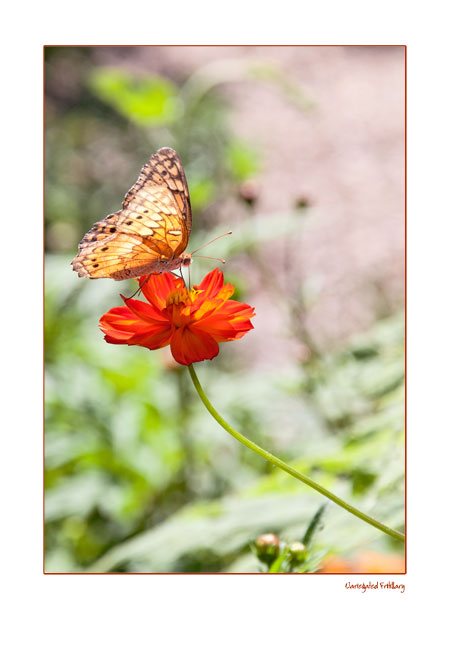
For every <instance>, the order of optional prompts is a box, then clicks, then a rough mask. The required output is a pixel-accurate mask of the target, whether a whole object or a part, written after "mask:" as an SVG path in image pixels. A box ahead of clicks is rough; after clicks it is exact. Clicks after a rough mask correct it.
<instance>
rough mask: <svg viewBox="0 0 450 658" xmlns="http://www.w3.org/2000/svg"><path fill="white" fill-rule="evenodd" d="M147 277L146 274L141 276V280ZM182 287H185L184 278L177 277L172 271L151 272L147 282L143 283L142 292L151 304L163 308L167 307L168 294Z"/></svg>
mask: <svg viewBox="0 0 450 658" xmlns="http://www.w3.org/2000/svg"><path fill="white" fill-rule="evenodd" d="M146 278H147V277H146V276H144V277H141V282H142V281H145V279H146ZM180 287H183V288H184V281H183V279H180V278H179V277H176V276H175V274H172V273H171V272H163V273H162V274H151V275H150V278H149V279H148V281H147V283H145V284H143V285H142V292H143V293H144V296H145V298H146V299H147V301H149V302H150V304H153V306H154V307H155V308H158V309H160V310H162V309H163V308H166V299H167V295H168V294H169V293H170V292H172V291H173V290H176V288H180Z"/></svg>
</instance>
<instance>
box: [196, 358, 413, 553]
mask: <svg viewBox="0 0 450 658" xmlns="http://www.w3.org/2000/svg"><path fill="white" fill-rule="evenodd" d="M188 367H189V373H190V375H191V379H192V381H193V383H194V386H195V388H196V390H197V393H198V394H199V396H200V399H201V401H202V402H203V404H204V405H205V407H206V408H207V409H208V411H209V413H210V414H211V416H212V417H213V418H215V420H216V421H217V422H218V423H219V425H221V426H222V427H223V428H224V430H226V431H227V432H228V433H229V434H231V436H234V438H235V439H237V440H238V441H240V442H241V443H243V444H244V445H245V446H247V448H250V450H253V452H256V453H257V454H258V455H260V456H261V457H264V459H267V461H269V462H271V463H272V464H275V466H278V467H279V468H281V469H282V470H283V471H286V473H289V475H292V476H293V477H295V478H297V480H300V482H303V483H304V484H307V485H308V486H309V487H312V488H313V489H315V490H316V491H318V492H319V493H321V494H322V495H323V496H326V497H327V498H329V499H330V500H332V501H333V502H334V503H336V505H339V506H340V507H343V508H344V509H345V510H347V512H350V514H353V515H354V516H357V517H358V518H359V519H361V520H362V521H365V522H366V523H370V525H372V526H374V527H375V528H378V530H381V531H382V532H385V533H386V534H387V535H390V536H391V537H394V539H398V540H399V541H402V542H404V541H405V535H403V534H402V533H401V532H398V531H397V530H393V529H392V528H389V527H388V526H387V525H384V523H380V521H377V520H376V519H374V518H372V517H371V516H369V515H368V514H364V512H361V511H360V510H359V509H357V508H356V507H353V505H349V503H346V502H345V500H342V498H339V497H338V496H336V495H335V494H334V493H332V492H331V491H328V489H325V488H324V487H321V486H320V484H317V482H314V480H311V479H310V478H309V477H307V476H306V475H303V473H300V472H299V471H296V470H295V468H292V466H289V464H286V463H285V462H284V461H282V460H281V459H279V458H278V457H275V455H272V454H271V453H270V452H268V451H267V450H264V448H260V447H259V445H257V444H256V443H253V441H250V439H247V437H245V436H244V435H243V434H241V433H240V432H237V431H236V430H235V429H234V428H233V427H231V425H229V423H227V421H226V420H225V419H224V418H222V416H221V415H220V414H219V413H218V412H217V411H216V410H215V409H214V407H213V406H212V404H211V402H210V401H209V400H208V398H207V397H206V393H205V391H204V390H203V388H202V386H201V384H200V382H199V380H198V377H197V374H196V372H195V370H194V366H193V365H192V364H191V365H190V366H188Z"/></svg>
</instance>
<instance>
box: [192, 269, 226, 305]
mask: <svg viewBox="0 0 450 658" xmlns="http://www.w3.org/2000/svg"><path fill="white" fill-rule="evenodd" d="M222 288H223V272H220V271H219V269H218V268H217V267H216V269H215V270H213V271H212V272H208V274H207V275H206V276H205V277H204V279H203V281H202V282H201V284H200V285H199V286H194V290H200V291H201V293H200V294H199V295H198V297H197V299H196V301H197V302H198V301H200V300H203V299H213V298H214V297H216V296H217V295H218V293H219V292H220V290H221V289H222Z"/></svg>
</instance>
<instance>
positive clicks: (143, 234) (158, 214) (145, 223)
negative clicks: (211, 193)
mask: <svg viewBox="0 0 450 658" xmlns="http://www.w3.org/2000/svg"><path fill="white" fill-rule="evenodd" d="M191 226H192V213H191V205H190V201H189V190H188V185H187V181H186V176H185V173H184V170H183V165H182V164H181V160H180V158H179V156H178V154H177V153H176V151H174V150H173V149H171V148H162V149H159V151H157V152H156V153H155V154H154V155H152V157H151V158H150V160H149V161H148V162H147V164H146V165H144V167H143V168H142V171H141V173H140V175H139V178H138V180H137V181H136V183H135V184H134V185H133V187H132V188H131V189H130V190H129V192H128V193H127V195H126V196H125V199H124V201H123V203H122V210H120V211H119V212H117V213H113V214H112V215H108V216H107V217H106V218H105V219H103V220H101V221H99V222H97V223H96V224H94V226H93V227H92V228H91V230H90V231H88V233H86V235H85V236H84V238H83V239H82V241H81V242H80V245H79V248H78V255H77V256H76V258H75V259H74V260H73V261H72V266H73V269H74V270H75V271H76V272H78V276H80V277H89V278H91V279H99V278H113V279H117V280H121V279H130V278H133V277H135V276H140V275H141V274H151V273H152V272H159V271H161V270H167V269H175V268H176V267H179V263H178V261H177V259H178V257H179V256H180V255H181V254H182V253H183V251H184V250H185V249H186V246H187V243H188V240H189V234H190V232H191ZM172 264H173V267H171V265H172Z"/></svg>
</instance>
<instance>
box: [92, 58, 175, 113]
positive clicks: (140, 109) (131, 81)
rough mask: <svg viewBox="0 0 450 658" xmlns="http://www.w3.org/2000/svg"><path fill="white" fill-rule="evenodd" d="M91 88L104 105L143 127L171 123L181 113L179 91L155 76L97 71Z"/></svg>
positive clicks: (120, 71)
mask: <svg viewBox="0 0 450 658" xmlns="http://www.w3.org/2000/svg"><path fill="white" fill-rule="evenodd" d="M89 86H90V88H91V91H92V92H93V93H94V94H95V95H96V96H98V97H99V98H100V99H101V100H102V101H104V102H105V103H107V104H109V105H111V106H112V107H113V108H114V109H115V110H116V111H117V112H119V113H120V114H122V115H123V116H125V117H126V118H127V119H130V120H131V121H133V122H134V123H137V124H140V125H161V124H169V123H172V122H173V121H175V119H177V118H178V116H179V114H180V111H181V101H180V99H179V97H178V94H177V89H176V87H175V86H174V85H173V84H172V83H171V82H170V81H169V80H167V79H165V78H162V77H160V76H157V75H154V74H152V75H146V76H132V75H130V74H128V73H125V72H124V71H123V70H122V69H113V68H97V69H95V71H94V72H93V73H92V74H91V76H90V78H89Z"/></svg>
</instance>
